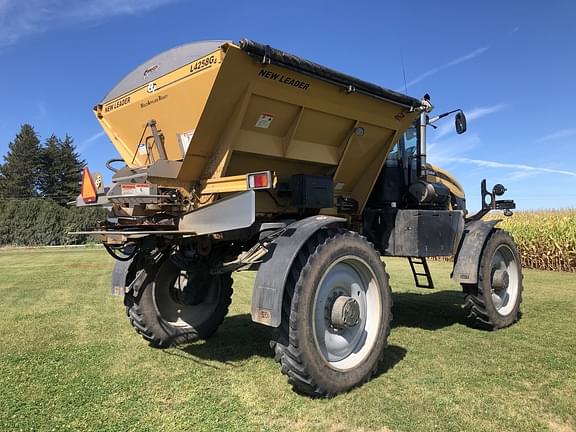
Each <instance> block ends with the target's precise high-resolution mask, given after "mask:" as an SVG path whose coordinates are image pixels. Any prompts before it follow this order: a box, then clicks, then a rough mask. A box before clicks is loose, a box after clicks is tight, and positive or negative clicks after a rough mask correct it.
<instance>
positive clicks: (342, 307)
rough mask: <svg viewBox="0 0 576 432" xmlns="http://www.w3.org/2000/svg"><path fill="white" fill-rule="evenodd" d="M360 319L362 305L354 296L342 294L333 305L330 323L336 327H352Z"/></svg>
mask: <svg viewBox="0 0 576 432" xmlns="http://www.w3.org/2000/svg"><path fill="white" fill-rule="evenodd" d="M359 320H360V305H359V304H358V302H357V301H356V300H355V299H353V298H352V297H348V296H344V295H341V296H340V297H338V298H337V299H336V300H335V301H334V304H333V305H332V311H331V313H330V324H331V325H332V326H333V327H334V328H336V329H344V328H351V327H354V326H355V325H356V324H358V321H359Z"/></svg>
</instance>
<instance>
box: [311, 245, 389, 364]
mask: <svg viewBox="0 0 576 432" xmlns="http://www.w3.org/2000/svg"><path fill="white" fill-rule="evenodd" d="M312 313H313V330H314V339H315V343H316V346H317V348H318V351H319V353H320V354H321V356H322V358H323V359H324V361H325V362H326V363H327V365H328V366H330V367H332V368H333V369H336V370H350V369H353V368H355V367H356V366H357V365H358V364H360V363H361V362H362V361H363V360H364V359H365V358H366V357H367V356H368V355H369V354H370V352H371V351H372V349H373V347H374V345H375V344H376V343H377V340H378V339H377V338H378V333H379V329H380V323H381V320H382V297H381V293H380V287H379V284H378V280H377V278H376V276H375V274H374V271H373V270H372V269H371V268H370V266H369V264H368V263H366V262H365V261H364V260H363V259H361V258H359V257H357V256H353V255H347V256H343V257H340V258H338V259H337V260H335V261H334V262H333V263H332V264H331V265H330V267H329V268H328V269H327V270H326V271H325V272H324V275H323V276H322V278H321V280H320V282H319V284H318V287H317V291H316V295H315V300H314V305H313V310H312Z"/></svg>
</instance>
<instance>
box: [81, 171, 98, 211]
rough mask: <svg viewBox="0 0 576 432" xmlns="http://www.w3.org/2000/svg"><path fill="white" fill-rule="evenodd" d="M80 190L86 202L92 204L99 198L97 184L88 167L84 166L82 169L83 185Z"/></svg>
mask: <svg viewBox="0 0 576 432" xmlns="http://www.w3.org/2000/svg"><path fill="white" fill-rule="evenodd" d="M80 191H81V192H80V195H81V196H82V199H83V200H84V202H85V203H86V204H91V203H93V202H96V201H97V200H98V193H97V192H96V185H95V184H94V179H93V178H92V174H90V170H89V169H88V167H84V169H83V170H82V187H81V189H80Z"/></svg>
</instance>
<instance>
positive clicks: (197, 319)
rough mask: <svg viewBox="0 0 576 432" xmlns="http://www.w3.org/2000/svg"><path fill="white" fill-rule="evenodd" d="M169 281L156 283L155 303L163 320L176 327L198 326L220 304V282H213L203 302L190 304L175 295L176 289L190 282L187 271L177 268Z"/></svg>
mask: <svg viewBox="0 0 576 432" xmlns="http://www.w3.org/2000/svg"><path fill="white" fill-rule="evenodd" d="M168 281H169V283H163V282H162V281H156V282H155V283H154V305H155V307H156V312H157V313H158V316H159V317H160V318H161V319H162V320H163V321H165V322H167V323H169V324H170V325H172V326H174V327H197V326H198V325H200V324H202V323H204V322H205V321H206V320H208V319H209V318H210V317H211V316H212V314H213V313H214V311H215V310H216V307H217V305H218V295H219V293H220V284H219V283H217V284H213V286H212V287H211V288H210V290H209V292H208V294H207V295H206V297H205V298H204V301H203V302H202V303H199V304H196V305H188V304H185V303H183V302H181V301H179V299H178V297H177V296H176V295H174V290H178V289H181V287H184V286H186V284H187V283H188V278H187V275H186V272H185V271H184V270H177V273H176V274H175V275H174V276H173V277H172V278H168ZM170 281H171V282H170Z"/></svg>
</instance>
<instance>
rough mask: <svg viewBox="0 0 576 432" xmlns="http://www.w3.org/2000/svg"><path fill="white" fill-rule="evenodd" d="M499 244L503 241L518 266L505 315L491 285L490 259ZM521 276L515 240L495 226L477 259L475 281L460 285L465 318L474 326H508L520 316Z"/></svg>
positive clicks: (493, 328)
mask: <svg viewBox="0 0 576 432" xmlns="http://www.w3.org/2000/svg"><path fill="white" fill-rule="evenodd" d="M500 245H506V246H508V247H509V248H510V250H511V251H512V253H513V255H514V259H515V261H516V264H517V266H518V295H517V296H516V301H515V304H514V307H513V308H512V310H511V311H510V313H508V314H507V315H502V314H500V313H499V312H498V310H497V308H496V306H495V305H494V302H493V300H492V286H491V282H490V281H491V277H492V274H491V271H492V269H491V262H492V257H493V256H494V253H495V252H496V250H497V249H498V247H499V246H500ZM522 282H523V276H522V266H521V262H520V255H519V254H518V249H517V248H516V244H515V243H514V240H513V239H512V238H511V237H510V235H509V234H508V233H507V232H506V231H503V230H501V229H494V230H493V231H492V233H491V234H490V236H489V237H488V240H487V241H486V244H485V245H484V248H483V249H482V257H481V259H480V268H479V270H478V283H477V284H463V285H462V289H463V291H464V293H465V294H466V297H465V302H464V308H465V309H466V311H467V312H468V319H469V320H470V322H471V324H472V325H473V326H475V327H479V328H482V329H485V330H497V329H501V328H505V327H509V326H511V325H512V324H514V323H515V322H517V321H518V320H519V319H520V303H522V291H523V283H522Z"/></svg>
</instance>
